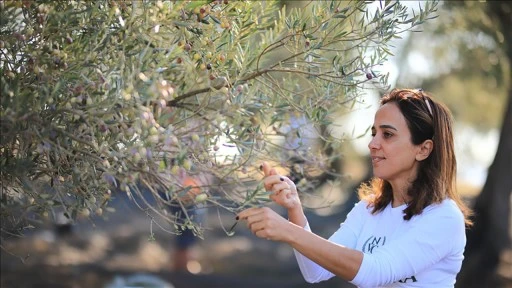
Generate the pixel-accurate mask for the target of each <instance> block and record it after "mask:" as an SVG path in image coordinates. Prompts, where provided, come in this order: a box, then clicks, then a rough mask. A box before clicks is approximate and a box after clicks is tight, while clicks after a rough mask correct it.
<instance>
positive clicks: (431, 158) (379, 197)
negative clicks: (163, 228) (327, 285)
mask: <svg viewBox="0 0 512 288" xmlns="http://www.w3.org/2000/svg"><path fill="white" fill-rule="evenodd" d="M372 137H373V139H372V140H371V141H370V143H369V145H368V148H369V149H370V153H371V158H372V166H373V174H374V179H373V180H372V181H371V183H370V184H369V185H362V186H361V188H360V189H359V195H360V198H361V201H360V202H358V203H357V204H356V205H355V207H354V208H353V209H352V211H351V212H350V213H349V214H348V215H347V219H346V221H345V222H344V223H343V224H342V225H341V227H340V229H339V230H338V231H336V232H335V233H334V234H333V235H332V236H331V237H330V238H329V239H328V240H326V239H324V238H321V237H319V236H317V235H315V234H313V233H312V232H311V230H310V228H309V225H308V222H307V219H306V217H305V215H304V212H303V210H302V206H301V203H300V199H299V196H298V194H297V189H296V187H295V185H294V184H293V182H292V181H291V180H290V179H288V178H287V177H284V176H281V175H278V174H277V173H276V172H275V170H274V169H271V168H270V167H269V166H268V165H267V164H266V163H264V164H263V166H262V169H263V172H264V173H265V176H266V177H265V179H264V185H265V189H267V190H268V191H271V192H273V193H272V194H271V196H270V197H271V199H272V200H273V201H275V202H276V203H278V204H280V205H281V206H283V207H285V208H287V209H288V220H286V219H284V218H283V217H281V216H279V215H278V214H277V213H275V212H274V211H272V210H271V209H270V208H268V207H263V208H249V209H247V210H244V211H242V212H241V213H240V214H239V215H238V218H239V219H244V220H246V221H247V225H248V227H249V228H250V229H251V231H252V232H253V233H254V234H255V235H256V236H258V237H261V238H266V239H269V240H274V241H281V242H285V243H288V244H290V245H291V246H292V247H293V248H294V252H295V256H296V258H297V262H298V264H299V267H300V270H301V272H302V275H303V276H304V278H305V279H306V281H308V282H319V281H323V280H327V279H329V278H331V277H333V276H338V277H341V278H343V279H345V280H348V281H350V282H351V283H353V284H355V285H357V286H359V287H379V286H380V287H436V288H439V287H454V284H455V279H456V276H457V273H458V272H459V270H460V268H461V265H462V260H463V258H464V256H463V252H464V247H465V245H466V237H465V227H466V226H469V225H471V221H470V220H469V219H468V217H469V214H470V211H469V209H468V208H467V207H466V206H465V205H464V204H463V202H462V201H461V199H460V197H459V195H458V194H457V193H456V191H455V187H454V186H455V175H456V160H455V153H454V145H453V132H452V120H451V115H450V112H449V111H448V109H447V108H446V107H445V106H443V105H442V104H440V103H438V102H436V101H434V100H433V99H432V98H431V97H430V96H429V95H427V94H426V93H424V92H423V91H421V90H409V89H402V90H399V89H395V90H393V91H391V92H390V93H389V94H387V95H385V96H384V97H383V98H382V100H381V106H380V108H379V110H378V111H377V113H376V114H375V119H374V124H373V127H372Z"/></svg>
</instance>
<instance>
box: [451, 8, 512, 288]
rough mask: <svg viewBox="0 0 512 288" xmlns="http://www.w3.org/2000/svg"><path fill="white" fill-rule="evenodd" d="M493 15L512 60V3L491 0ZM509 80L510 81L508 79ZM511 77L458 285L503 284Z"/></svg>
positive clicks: (511, 169) (511, 164) (511, 154)
mask: <svg viewBox="0 0 512 288" xmlns="http://www.w3.org/2000/svg"><path fill="white" fill-rule="evenodd" d="M488 9H489V14H490V15H491V18H494V19H495V20H496V21H498V22H499V23H500V25H501V28H502V29H501V31H502V32H503V33H504V38H505V39H504V40H505V41H504V50H505V53H506V55H507V58H508V59H509V63H510V61H512V49H511V46H512V39H511V38H512V36H511V34H512V33H510V30H509V29H510V27H512V17H510V15H511V14H510V13H511V12H512V5H511V4H510V2H506V1H504V2H501V1H490V2H488ZM505 82H507V81H505ZM510 82H511V81H510V80H509V81H508V84H509V88H508V100H507V107H506V108H505V116H504V118H503V124H502V127H501V132H500V141H499V144H498V149H497V151H496V156H495V158H494V161H493V163H492V164H491V166H490V167H489V170H488V176H487V180H486V182H485V185H484V187H483V189H482V192H481V193H480V195H479V196H478V197H477V198H476V199H475V202H474V206H473V210H474V213H475V216H474V218H473V220H474V223H475V225H474V226H473V227H472V228H471V229H469V230H468V232H467V240H468V242H467V245H466V252H465V260H464V262H463V265H462V270H461V272H460V273H459V276H458V279H457V287H464V288H466V287H479V288H480V287H501V286H502V285H503V284H500V283H496V282H497V277H496V276H497V275H496V270H497V267H498V265H499V263H500V256H501V254H502V253H503V251H505V250H506V249H507V248H510V231H509V230H510V225H511V223H510V197H511V193H512V85H511V84H510Z"/></svg>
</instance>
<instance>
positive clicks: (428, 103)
mask: <svg viewBox="0 0 512 288" xmlns="http://www.w3.org/2000/svg"><path fill="white" fill-rule="evenodd" d="M425 103H427V108H428V111H429V112H430V115H432V116H434V113H432V108H430V102H429V101H428V99H427V98H425Z"/></svg>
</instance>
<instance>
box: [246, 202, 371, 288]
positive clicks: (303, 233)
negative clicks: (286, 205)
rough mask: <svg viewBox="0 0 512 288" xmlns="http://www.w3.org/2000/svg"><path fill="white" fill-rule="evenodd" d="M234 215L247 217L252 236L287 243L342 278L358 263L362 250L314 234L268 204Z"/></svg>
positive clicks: (355, 269)
mask: <svg viewBox="0 0 512 288" xmlns="http://www.w3.org/2000/svg"><path fill="white" fill-rule="evenodd" d="M238 216H239V217H240V219H244V220H246V221H247V226H248V227H249V229H251V231H252V232H253V233H254V234H255V235H256V236H258V237H260V238H265V239H268V240H274V241H281V242H285V243H288V244H289V245H290V246H292V247H293V248H294V249H295V250H297V251H298V252H299V253H301V254H302V255H304V256H305V257H307V258H308V259H310V260H312V261H314V262H315V263H317V264H319V265H320V266H322V267H324V268H325V269H327V270H328V271H330V272H332V273H333V274H335V275H337V276H338V277H341V278H343V279H345V280H348V281H351V280H352V279H354V277H355V276H356V274H357V272H358V270H359V267H360V266H361V262H362V260H363V253H362V252H360V251H357V250H353V249H350V248H347V247H344V246H342V245H339V244H336V243H333V242H330V241H328V240H327V239H324V238H322V237H320V236H318V235H315V234H313V233H311V232H310V231H308V230H305V229H303V227H301V226H299V225H297V224H295V223H292V222H289V221H287V220H286V219H284V218H283V217H281V216H280V215H278V214H277V213H276V212H274V211H273V210H272V209H270V208H268V207H263V208H249V209H247V210H244V211H242V212H241V213H240V214H239V215H238Z"/></svg>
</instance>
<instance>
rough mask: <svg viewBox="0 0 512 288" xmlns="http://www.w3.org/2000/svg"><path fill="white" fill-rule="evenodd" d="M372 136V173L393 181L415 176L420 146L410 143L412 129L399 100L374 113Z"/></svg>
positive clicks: (370, 145)
mask: <svg viewBox="0 0 512 288" xmlns="http://www.w3.org/2000/svg"><path fill="white" fill-rule="evenodd" d="M372 136H373V139H372V141H370V143H369V144H368V148H370V155H371V158H372V166H373V174H374V176H376V177H379V178H381V179H383V180H387V181H389V182H390V183H392V184H393V182H395V181H397V180H398V181H404V180H408V181H410V180H412V179H414V178H415V177H416V170H417V166H418V162H417V161H416V156H417V154H418V152H419V151H420V145H414V144H413V143H412V142H411V132H410V131H409V128H408V127H407V123H406V121H405V117H404V115H403V114H402V113H401V112H400V109H399V108H398V106H397V104H396V103H393V102H389V103H386V104H384V105H382V106H381V107H380V108H379V110H378V111H377V113H376V114H375V120H374V123H373V127H372Z"/></svg>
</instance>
